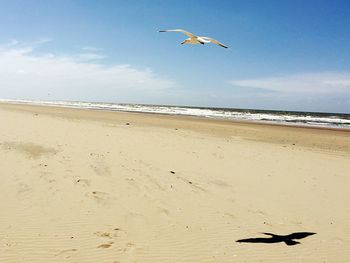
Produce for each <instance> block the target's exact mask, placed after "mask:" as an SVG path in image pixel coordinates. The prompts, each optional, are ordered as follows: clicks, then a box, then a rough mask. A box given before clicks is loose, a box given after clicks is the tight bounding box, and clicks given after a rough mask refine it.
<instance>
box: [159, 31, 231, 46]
mask: <svg viewBox="0 0 350 263" xmlns="http://www.w3.org/2000/svg"><path fill="white" fill-rule="evenodd" d="M159 32H180V33H183V34H185V35H186V36H188V38H187V39H185V40H184V41H183V42H182V43H181V44H202V45H204V44H206V43H214V44H217V45H219V46H221V47H224V48H228V47H227V46H225V45H224V44H222V43H220V42H219V41H217V40H216V39H214V38H211V37H200V36H196V35H193V34H192V33H190V32H188V31H186V30H183V29H168V30H159Z"/></svg>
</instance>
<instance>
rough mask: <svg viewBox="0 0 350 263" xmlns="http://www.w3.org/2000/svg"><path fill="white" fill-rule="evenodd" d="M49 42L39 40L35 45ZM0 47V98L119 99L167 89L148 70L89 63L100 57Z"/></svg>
mask: <svg viewBox="0 0 350 263" xmlns="http://www.w3.org/2000/svg"><path fill="white" fill-rule="evenodd" d="M47 41H50V39H41V40H39V41H37V42H36V43H35V44H36V45H37V44H40V43H44V42H47ZM10 44H11V45H2V46H0V98H23V99H26V98H28V99H48V98H47V94H51V95H52V96H53V97H52V99H66V100H69V99H75V100H105V101H108V100H109V101H110V100H113V99H116V100H117V101H118V100H123V98H124V99H125V98H126V99H127V98H132V96H134V97H135V98H142V97H143V96H147V95H149V94H148V93H154V92H159V91H164V90H167V89H169V88H171V87H173V86H174V83H173V82H172V81H169V80H167V79H164V78H161V77H159V76H157V75H156V74H155V73H153V72H152V71H151V70H149V69H137V68H134V67H132V66H130V65H120V64H117V65H109V66H106V65H103V64H101V63H96V62H95V63H93V62H92V61H91V60H93V61H95V60H97V59H101V58H103V57H104V56H102V55H100V54H97V53H96V52H86V53H82V54H77V55H74V56H73V55H72V56H61V55H55V54H48V53H47V54H43V55H38V54H37V53H36V52H35V51H36V50H35V46H36V45H33V46H29V47H28V46H27V47H23V45H18V41H12V42H11V43H10Z"/></svg>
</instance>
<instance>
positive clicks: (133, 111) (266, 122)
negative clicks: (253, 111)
mask: <svg viewBox="0 0 350 263" xmlns="http://www.w3.org/2000/svg"><path fill="white" fill-rule="evenodd" d="M68 102H69V101H68ZM74 102H75V101H72V103H74ZM54 103H55V102H52V104H50V103H49V102H47V103H45V102H42V103H40V102H35V101H33V102H26V101H1V100H0V104H10V105H11V104H14V105H16V104H18V105H31V106H43V107H59V108H70V109H80V110H95V111H108V112H125V113H140V114H157V115H165V116H176V117H190V118H199V119H202V118H203V119H207V120H217V121H228V122H238V123H253V124H264V125H278V126H288V127H301V128H314V129H331V130H333V129H334V130H346V131H350V127H343V126H341V125H339V126H333V127H328V126H321V125H317V124H302V123H301V122H299V123H298V122H297V121H295V122H294V121H292V122H289V121H284V122H278V121H274V120H263V119H262V120H254V119H251V120H249V119H247V120H245V119H234V118H222V117H214V116H213V117H211V116H199V115H192V114H180V113H162V112H147V111H137V110H126V109H115V110H114V109H111V108H98V107H94V106H91V107H79V106H73V105H68V104H67V105H64V104H54ZM83 103H88V102H83ZM95 104H97V103H95ZM116 105H118V104H116ZM121 105H122V104H121ZM126 105H128V104H126ZM135 105H138V104H135ZM140 105H141V106H160V107H167V105H143V104H140ZM170 107H182V106H170ZM195 108H196V107H195ZM203 109H205V108H203ZM208 109H211V108H208ZM213 109H216V108H213ZM218 109H219V108H218ZM247 110H249V109H247ZM271 112H274V111H271ZM276 112H278V111H276ZM286 112H288V111H286ZM295 112H296V113H301V112H297V111H295ZM290 113H293V111H290ZM310 113H311V114H317V113H318V112H310ZM320 114H342V115H347V114H345V113H324V112H320Z"/></svg>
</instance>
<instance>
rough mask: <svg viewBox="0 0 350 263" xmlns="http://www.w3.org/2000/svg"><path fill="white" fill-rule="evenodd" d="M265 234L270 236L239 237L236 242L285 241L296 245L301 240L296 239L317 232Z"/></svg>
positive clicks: (289, 244)
mask: <svg viewBox="0 0 350 263" xmlns="http://www.w3.org/2000/svg"><path fill="white" fill-rule="evenodd" d="M262 234H264V235H268V236H270V237H258V238H246V239H239V240H237V241H236V242H238V243H268V244H269V243H281V242H284V243H285V244H286V245H288V246H294V245H297V244H300V242H298V241H295V240H294V239H303V238H305V237H308V236H311V235H314V234H316V233H312V232H296V233H292V234H289V235H285V236H282V235H275V234H272V233H262Z"/></svg>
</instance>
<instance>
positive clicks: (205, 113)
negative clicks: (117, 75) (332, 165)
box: [0, 100, 350, 129]
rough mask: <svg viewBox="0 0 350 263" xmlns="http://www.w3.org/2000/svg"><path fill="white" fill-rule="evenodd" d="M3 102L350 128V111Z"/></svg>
mask: <svg viewBox="0 0 350 263" xmlns="http://www.w3.org/2000/svg"><path fill="white" fill-rule="evenodd" d="M0 102H9V103H27V104H34V105H47V106H60V107H69V108H80V109H94V110H107V111H124V112H144V113H158V114H169V115H187V116H198V117H205V118H212V119H225V120H238V121H254V122H265V123H277V124H285V125H298V126H300V125H302V126H312V127H328V128H340V129H350V114H344V113H325V112H302V111H278V110H256V109H234V108H210V107H186V106H168V105H146V104H120V103H102V102H82V101H34V100H0Z"/></svg>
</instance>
